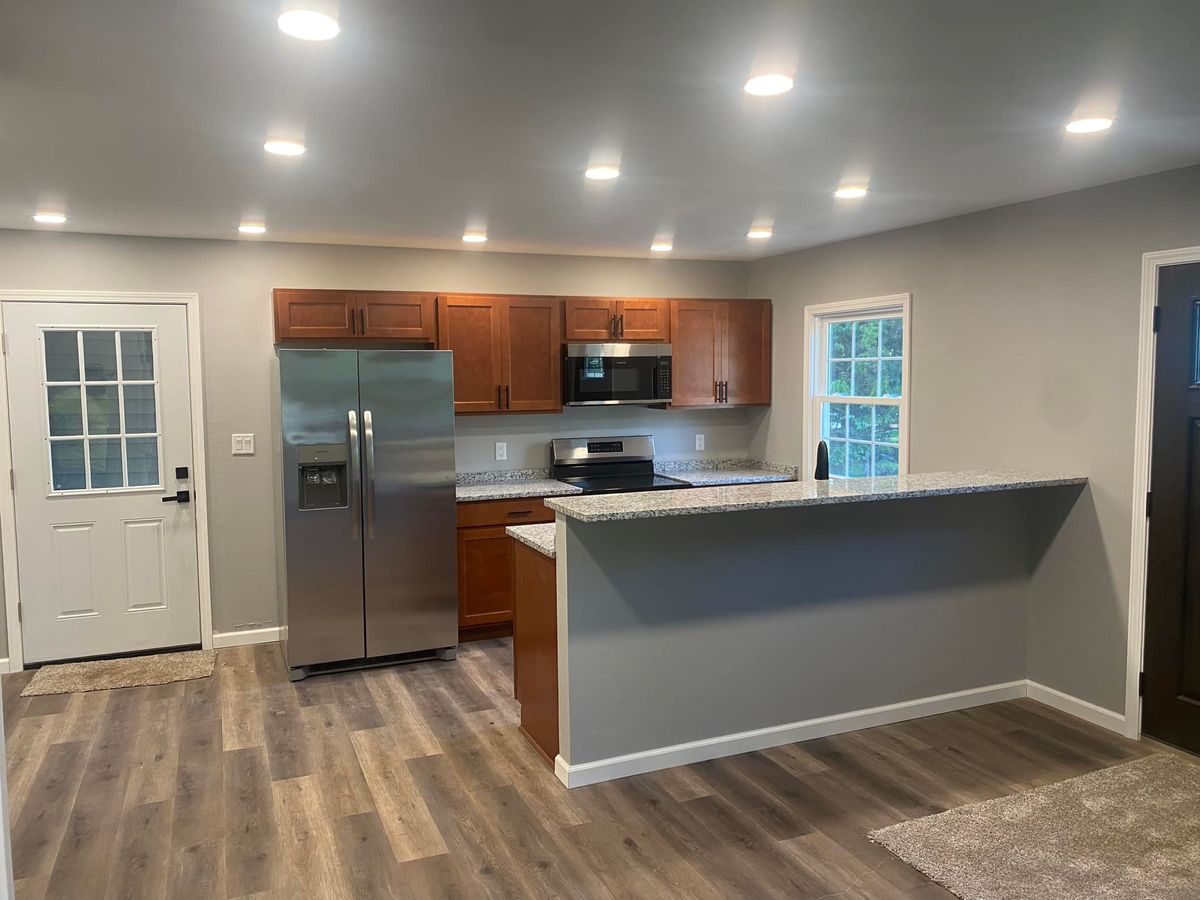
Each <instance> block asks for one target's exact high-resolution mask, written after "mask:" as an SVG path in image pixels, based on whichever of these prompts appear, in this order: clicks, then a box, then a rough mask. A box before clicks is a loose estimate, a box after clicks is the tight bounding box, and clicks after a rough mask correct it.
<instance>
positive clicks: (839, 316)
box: [801, 293, 912, 478]
mask: <svg viewBox="0 0 1200 900" xmlns="http://www.w3.org/2000/svg"><path fill="white" fill-rule="evenodd" d="M897 315H899V317H900V320H901V332H902V336H903V337H902V340H903V342H904V346H903V350H902V356H901V362H900V373H901V374H900V378H901V388H900V396H899V397H858V396H854V397H842V396H836V397H835V396H831V395H829V394H826V393H822V392H821V391H820V388H821V387H822V385H823V384H824V379H825V377H826V373H827V372H828V349H829V344H828V341H827V340H826V339H825V335H826V332H827V327H828V326H829V325H832V324H836V323H838V322H853V321H857V320H860V319H874V318H882V317H895V316H897ZM804 353H805V365H804V403H805V404H806V408H805V410H804V414H803V419H804V424H803V429H802V430H803V434H804V446H803V452H802V454H801V459H802V460H803V466H804V469H803V472H807V473H811V472H813V471H814V470H815V468H816V461H817V442H818V441H820V440H821V406H822V404H823V403H827V402H828V403H847V404H853V403H859V404H863V403H866V404H871V405H876V406H895V407H898V408H899V410H900V416H899V418H900V426H899V428H900V437H899V441H898V447H899V452H898V456H899V459H898V462H897V472H898V473H899V474H900V475H907V474H908V459H909V454H908V445H909V430H908V411H909V405H910V400H911V395H912V374H911V369H912V294H908V293H905V294H889V295H887V296H883V297H866V298H863V299H860V300H837V301H834V302H832V303H819V304H814V305H812V306H807V307H805V309H804ZM807 477H811V476H807ZM875 477H881V478H882V477H891V476H875Z"/></svg>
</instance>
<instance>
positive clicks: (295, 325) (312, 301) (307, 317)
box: [274, 288, 437, 343]
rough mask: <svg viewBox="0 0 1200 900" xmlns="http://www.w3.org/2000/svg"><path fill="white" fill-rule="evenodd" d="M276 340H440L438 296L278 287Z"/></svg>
mask: <svg viewBox="0 0 1200 900" xmlns="http://www.w3.org/2000/svg"><path fill="white" fill-rule="evenodd" d="M274 301H275V340H277V341H305V340H318V341H328V340H354V339H358V340H362V339H365V340H370V339H372V338H375V339H382V340H415V341H427V342H430V343H432V342H433V341H434V340H436V339H437V316H436V308H437V307H436V295H434V294H418V293H413V292H411V291H323V290H295V289H292V288H277V289H276V290H275V293H274Z"/></svg>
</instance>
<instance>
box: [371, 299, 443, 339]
mask: <svg viewBox="0 0 1200 900" xmlns="http://www.w3.org/2000/svg"><path fill="white" fill-rule="evenodd" d="M354 298H355V302H356V303H357V304H358V309H359V313H358V315H359V319H358V336H359V337H366V338H389V339H392V340H413V341H430V342H432V341H434V340H436V339H437V328H436V321H437V320H436V315H437V313H436V310H437V296H436V295H435V294H417V293H413V292H411V291H364V292H362V293H358V294H354Z"/></svg>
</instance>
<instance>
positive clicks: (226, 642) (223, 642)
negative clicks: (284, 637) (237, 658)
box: [212, 625, 283, 650]
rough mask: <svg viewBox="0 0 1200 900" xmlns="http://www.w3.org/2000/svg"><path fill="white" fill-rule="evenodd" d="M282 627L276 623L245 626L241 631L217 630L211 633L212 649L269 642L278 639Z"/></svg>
mask: <svg viewBox="0 0 1200 900" xmlns="http://www.w3.org/2000/svg"><path fill="white" fill-rule="evenodd" d="M282 630H283V629H281V628H279V626H277V625H273V626H271V627H270V628H245V629H243V630H241V631H217V632H214V633H213V636H212V645H213V649H216V650H219V649H220V648H222V647H244V646H247V645H250V644H270V643H272V642H273V641H277V640H279V637H280V634H281V632H282Z"/></svg>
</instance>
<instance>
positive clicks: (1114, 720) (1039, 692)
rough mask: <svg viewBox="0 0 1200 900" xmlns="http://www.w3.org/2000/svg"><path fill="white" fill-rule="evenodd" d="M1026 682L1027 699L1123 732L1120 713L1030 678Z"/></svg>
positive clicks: (1122, 718) (1122, 721) (1123, 719)
mask: <svg viewBox="0 0 1200 900" xmlns="http://www.w3.org/2000/svg"><path fill="white" fill-rule="evenodd" d="M1028 684H1029V693H1028V696H1029V699H1031V700H1036V701H1038V703H1045V704H1046V705H1047V706H1052V707H1054V708H1055V709H1057V710H1059V711H1061V712H1065V713H1066V714H1067V715H1071V716H1074V717H1075V718H1077V719H1083V720H1084V721H1085V722H1091V723H1092V724H1093V725H1099V726H1100V727H1101V728H1107V729H1108V730H1109V731H1115V732H1117V733H1118V734H1125V717H1124V716H1123V715H1121V714H1120V713H1118V712H1113V711H1112V710H1111V709H1105V708H1104V707H1103V706H1097V705H1096V704H1095V703H1089V702H1088V701H1087V700H1080V699H1079V698H1078V697H1073V696H1071V695H1070V694H1064V693H1063V692H1062V691H1059V690H1055V689H1054V688H1052V687H1046V685H1044V684H1039V683H1038V682H1036V681H1032V680H1031V681H1029V682H1028Z"/></svg>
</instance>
